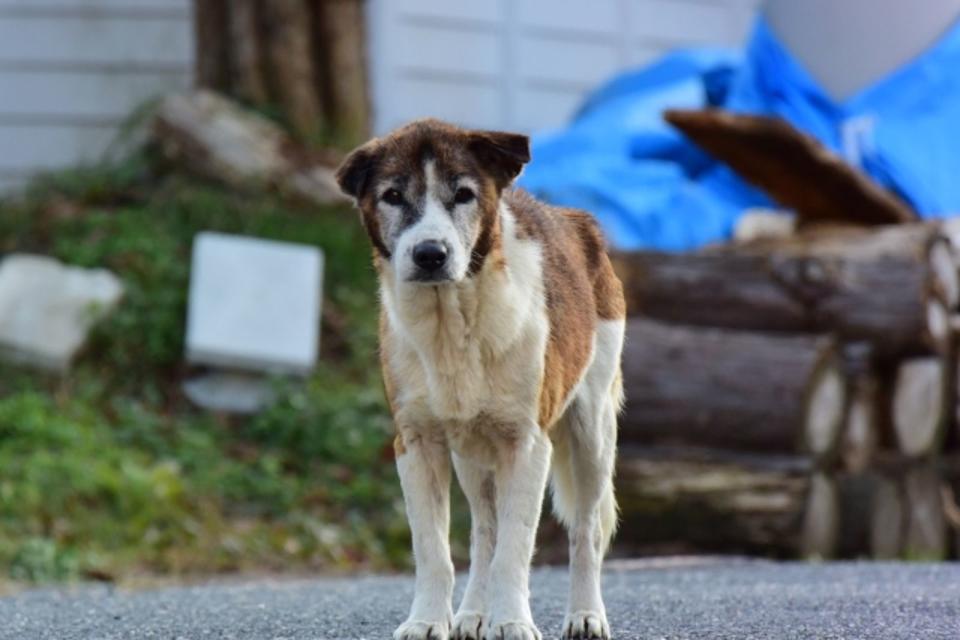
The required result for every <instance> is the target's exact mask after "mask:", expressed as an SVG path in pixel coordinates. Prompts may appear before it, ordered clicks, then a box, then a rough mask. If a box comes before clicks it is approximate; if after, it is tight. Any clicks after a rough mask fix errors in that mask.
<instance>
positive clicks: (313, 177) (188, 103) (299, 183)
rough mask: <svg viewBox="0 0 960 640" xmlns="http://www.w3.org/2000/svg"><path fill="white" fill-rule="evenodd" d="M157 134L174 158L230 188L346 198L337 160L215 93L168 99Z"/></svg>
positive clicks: (324, 200) (313, 198)
mask: <svg viewBox="0 0 960 640" xmlns="http://www.w3.org/2000/svg"><path fill="white" fill-rule="evenodd" d="M154 138H155V139H156V141H157V142H158V144H159V146H160V148H161V150H162V151H163V152H164V154H165V155H166V156H167V157H169V158H170V159H172V160H175V161H177V162H178V163H179V164H181V165H183V166H185V167H187V168H188V169H189V170H190V171H193V172H194V173H197V174H200V175H202V176H205V177H208V178H211V179H214V180H218V181H220V182H223V183H225V184H228V185H230V186H233V187H236V188H239V189H247V188H250V187H251V186H267V187H272V188H276V189H278V190H279V191H281V192H282V193H285V194H288V195H291V196H295V197H298V198H301V199H304V200H306V201H309V202H311V203H314V204H321V205H323V204H330V203H337V202H345V199H344V197H343V195H342V194H341V193H340V189H339V187H338V186H337V183H336V180H335V179H334V172H335V166H336V159H335V158H330V157H326V156H321V155H319V154H315V153H311V152H308V151H307V150H306V149H304V148H303V147H301V146H299V145H297V144H296V143H295V142H294V141H293V140H292V139H291V138H290V137H289V136H288V135H287V134H286V133H284V131H283V130H282V129H280V127H278V126H277V125H276V124H274V123H272V122H270V121H269V120H267V119H265V118H263V117H261V116H259V115H257V114H255V113H252V112H250V111H247V110H245V109H243V108H241V107H240V106H238V105H237V104H236V103H234V102H231V101H230V100H228V99H226V98H223V97H222V96H219V95H217V94H215V93H213V92H210V91H205V90H200V91H196V92H193V93H189V94H183V95H173V96H169V97H167V98H166V99H165V100H164V101H163V102H162V103H161V105H160V107H159V108H158V110H157V114H156V118H155V120H154Z"/></svg>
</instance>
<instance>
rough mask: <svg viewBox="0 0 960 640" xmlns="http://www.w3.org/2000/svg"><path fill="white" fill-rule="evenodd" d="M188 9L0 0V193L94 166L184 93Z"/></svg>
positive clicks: (180, 4)
mask: <svg viewBox="0 0 960 640" xmlns="http://www.w3.org/2000/svg"><path fill="white" fill-rule="evenodd" d="M190 17H191V9H190V0H0V188H4V187H10V186H15V185H18V184H21V183H22V182H24V181H25V180H26V178H27V177H28V176H29V175H30V174H32V173H33V172H35V171H36V170H43V169H53V168H58V167H63V166H67V165H72V164H75V163H77V162H81V161H91V160H96V159H97V158H98V157H100V156H101V154H102V153H103V152H104V150H105V149H106V148H107V146H108V144H109V143H110V142H111V141H112V140H114V138H115V137H116V135H117V132H118V129H119V127H120V125H121V124H122V123H123V122H124V121H125V120H126V118H128V117H129V115H130V113H131V112H132V111H133V110H134V109H135V108H136V107H137V106H140V105H141V104H143V103H144V102H145V101H146V100H148V99H150V98H152V97H155V96H157V95H160V94H162V93H164V92H166V91H169V90H174V89H180V88H183V87H186V86H188V85H189V83H190V79H191V69H192V58H193V30H192V26H191V20H190Z"/></svg>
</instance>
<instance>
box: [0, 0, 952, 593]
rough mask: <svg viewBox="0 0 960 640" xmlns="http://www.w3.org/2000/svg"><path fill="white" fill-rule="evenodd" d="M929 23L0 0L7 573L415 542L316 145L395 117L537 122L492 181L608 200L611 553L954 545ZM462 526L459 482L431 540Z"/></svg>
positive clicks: (940, 181) (934, 552)
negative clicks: (613, 338) (620, 410)
mask: <svg viewBox="0 0 960 640" xmlns="http://www.w3.org/2000/svg"><path fill="white" fill-rule="evenodd" d="M881 5H882V6H881ZM958 17H960V0H924V1H923V2H906V0H869V1H868V0H846V1H845V2H842V3H837V2H831V1H828V0H806V1H805V2H790V1H788V0H768V1H767V2H762V1H761V0H595V1H592V2H589V3H588V2H553V1H548V0H515V1H511V0H498V1H494V2H449V1H441V0H278V1H269V2H268V1H266V0H234V1H230V2H228V1H227V0H0V591H2V590H3V589H6V588H10V587H11V586H12V585H15V584H23V583H36V582H46V581H68V580H77V579H86V580H101V581H108V582H115V581H122V582H124V583H138V582H150V581H155V580H165V579H169V578H172V579H185V578H191V577H198V576H210V575H214V574H228V573H237V572H257V573H293V574H296V573H305V572H310V573H314V572H317V571H324V572H343V571H355V570H376V571H387V570H399V569H406V568H409V565H410V553H409V534H408V530H407V526H406V520H405V517H404V514H403V503H402V498H401V495H400V488H399V483H398V481H397V479H396V474H395V471H394V466H393V448H392V440H393V435H392V426H391V424H390V419H389V416H388V414H387V410H386V405H385V401H384V398H383V394H382V390H381V380H380V374H379V365H378V362H377V346H376V331H377V330H376V327H377V314H378V309H377V298H376V291H375V286H376V283H375V276H374V274H373V270H372V267H371V265H370V249H369V245H368V241H367V238H366V236H365V234H364V232H363V230H362V229H361V227H360V225H359V220H358V218H357V216H356V214H355V213H354V212H353V211H352V210H351V207H350V204H349V203H347V202H344V201H343V200H342V198H341V197H340V196H339V194H338V192H337V189H336V186H335V184H334V182H333V179H332V175H333V171H334V169H335V167H336V165H337V163H338V162H339V160H340V159H341V158H342V157H343V154H344V153H345V152H346V151H348V150H349V149H350V148H352V147H353V146H354V145H356V144H358V143H360V142H362V141H364V140H366V139H367V138H368V137H369V136H371V135H377V134H381V133H384V132H386V131H389V130H390V129H392V128H393V127H395V126H397V125H400V124H402V123H404V122H407V121H409V120H411V119H414V118H418V117H423V116H433V117H439V118H443V119H447V120H450V121H453V122H456V123H459V124H462V125H465V126H470V127H481V128H495V129H507V130H514V131H522V132H525V133H529V134H531V135H532V139H533V162H532V163H531V164H530V166H529V167H528V168H527V170H526V171H525V173H524V174H523V176H522V177H521V179H520V184H521V186H523V187H524V188H527V189H528V190H530V191H532V192H533V193H534V194H536V195H537V196H539V197H541V198H543V199H545V200H548V201H550V202H554V203H557V204H564V205H569V206H577V207H582V208H586V209H588V210H590V211H592V212H593V213H595V214H596V215H597V217H598V219H599V220H600V222H601V225H602V226H603V228H604V231H605V233H606V235H607V239H608V242H609V244H610V246H611V250H612V251H613V253H614V258H615V263H616V266H617V269H618V271H619V273H620V275H621V277H622V279H623V280H624V282H625V285H626V289H627V295H628V304H629V314H630V321H629V328H628V347H627V351H626V354H625V361H624V373H625V381H626V388H627V395H628V403H627V407H626V410H625V413H624V415H623V418H622V429H621V456H620V463H619V470H618V485H619V494H620V500H621V505H622V527H621V532H620V534H619V536H618V538H617V540H616V543H615V548H614V550H613V554H614V555H618V556H633V555H638V554H639V555H659V554H678V553H683V554H686V553H725V554H727V553H728V554H751V555H761V556H769V557H778V558H809V559H814V558H816V559H830V558H841V557H843V558H894V557H902V558H909V559H917V560H944V559H948V558H955V557H956V555H957V553H958V552H960V535H958V533H960V507H958V505H957V500H956V496H955V488H957V487H958V480H960V464H958V458H957V452H958V449H960V421H958V418H957V413H958V412H957V407H958V405H957V401H958V393H957V391H958V379H957V364H958V352H957V340H956V333H957V331H958V330H960V316H958V312H960V270H958V265H960V253H958V252H960V247H958V246H957V242H960V223H957V222H955V221H954V219H953V218H951V217H950V216H951V214H953V213H956V212H960V180H957V176H960V142H958V141H960V76H957V74H956V73H955V69H957V68H960V66H958V65H960V26H957V24H956V20H957V18H958ZM545 512H548V510H547V511H545ZM467 525H468V520H467V513H466V509H465V505H464V500H463V498H462V496H461V495H460V494H459V492H458V490H455V499H454V522H453V550H454V554H455V556H456V560H457V562H458V564H462V563H463V562H464V561H465V560H466V557H467V547H468V540H467V530H468V527H467ZM539 548H540V551H539V553H538V556H537V560H538V561H539V562H562V561H563V560H564V558H565V554H566V539H565V534H564V533H563V532H562V530H561V529H560V528H559V527H558V526H556V525H554V524H553V523H552V520H550V518H549V517H547V518H546V519H545V522H544V526H543V527H542V529H541V533H540V544H539Z"/></svg>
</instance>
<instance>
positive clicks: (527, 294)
mask: <svg viewBox="0 0 960 640" xmlns="http://www.w3.org/2000/svg"><path fill="white" fill-rule="evenodd" d="M529 160H530V145H529V140H528V138H527V137H526V136H523V135H519V134H514V133H505V132H497V131H475V130H467V129H462V128H459V127H456V126H454V125H450V124H447V123H444V122H441V121H437V120H419V121H416V122H413V123H411V124H408V125H406V126H404V127H402V128H400V129H398V130H396V131H394V132H392V133H390V134H389V135H386V136H384V137H382V138H375V139H373V140H371V141H370V142H368V143H366V144H364V145H363V146H361V147H359V148H357V149H355V150H354V151H353V152H352V153H350V154H349V156H348V157H347V158H346V159H345V160H344V162H343V164H342V165H341V167H340V168H339V169H338V171H337V174H336V179H337V182H338V184H339V185H340V188H341V189H342V190H343V192H344V193H345V194H346V195H348V196H350V197H352V198H353V199H354V201H355V204H356V206H357V208H358V209H359V211H360V216H361V219H362V221H363V225H364V227H365V229H366V232H367V233H368V234H369V236H370V241H371V243H372V244H373V253H374V263H375V267H376V270H377V273H378V276H379V283H380V296H381V316H380V318H381V319H380V345H381V348H380V360H381V366H382V368H383V377H384V386H385V389H386V394H387V399H388V402H389V406H390V409H391V412H392V415H393V419H394V422H395V425H396V437H395V440H394V448H395V451H396V463H397V469H398V472H399V476H400V483H401V486H402V488H403V494H404V500H405V504H406V510H407V517H408V520H409V523H410V530H411V534H412V539H413V554H414V560H415V565H416V578H415V595H414V599H413V604H412V606H411V609H410V616H409V618H408V619H407V620H406V622H404V623H403V624H401V625H400V626H399V628H397V630H396V632H395V633H394V638H395V639H396V640H426V639H428V638H429V639H433V640H443V639H446V638H454V639H457V640H460V639H474V640H480V639H481V638H486V639H497V640H533V639H534V638H536V639H539V638H540V637H541V635H540V632H539V631H538V630H537V627H536V626H535V625H534V621H533V618H532V615H531V612H530V604H529V584H528V583H529V572H530V563H531V559H532V556H533V552H534V543H535V538H536V531H537V526H538V524H539V520H540V511H541V506H542V502H543V498H544V493H545V490H546V486H547V483H548V476H549V483H550V486H551V489H552V497H553V506H554V511H555V514H556V515H557V516H558V518H559V520H560V521H562V522H563V523H564V525H565V526H566V527H567V529H568V531H569V538H570V572H571V576H570V583H571V586H570V593H569V602H568V606H567V614H566V618H565V621H564V623H563V627H562V632H563V635H564V636H565V637H567V638H602V639H606V638H609V637H610V629H609V625H608V622H607V616H606V611H605V608H604V604H603V600H602V598H601V592H600V573H601V564H602V560H603V555H604V554H605V552H606V549H607V546H608V545H609V542H610V539H611V536H612V535H613V533H614V529H615V527H616V522H617V505H616V500H615V497H614V489H613V471H614V460H615V457H616V439H617V414H618V412H619V409H620V405H621V403H622V386H623V385H622V379H621V373H620V358H621V351H622V346H623V335H624V317H625V305H624V298H623V290H622V287H621V284H620V281H619V280H618V279H617V276H616V275H615V274H614V271H613V268H612V266H611V263H610V260H609V258H608V256H607V253H606V249H605V246H604V241H603V238H602V236H601V233H600V230H599V228H598V226H597V224H596V222H595V221H594V219H593V218H592V217H591V216H590V215H589V214H587V213H584V212H582V211H576V210H572V209H564V208H558V207H553V206H548V205H546V204H544V203H542V202H539V201H537V200H535V199H534V198H533V197H532V196H530V195H528V194H527V193H525V192H524V191H522V190H519V189H514V188H513V182H514V180H515V179H516V177H517V176H518V175H519V174H520V172H521V171H522V169H523V166H524V165H525V164H526V163H527V162H529ZM451 465H452V467H453V469H454V470H455V472H456V475H457V478H458V480H459V482H460V485H461V487H462V488H463V492H464V494H465V495H466V497H467V501H468V503H469V506H470V514H471V521H472V523H471V532H470V570H469V576H468V579H467V585H466V591H465V592H464V595H463V599H462V602H461V603H460V607H459V609H458V611H457V613H456V615H452V608H451V599H452V594H453V586H454V567H453V564H452V562H451V559H450V548H449V542H448V536H449V531H448V529H449V520H450V507H449V488H450V475H451Z"/></svg>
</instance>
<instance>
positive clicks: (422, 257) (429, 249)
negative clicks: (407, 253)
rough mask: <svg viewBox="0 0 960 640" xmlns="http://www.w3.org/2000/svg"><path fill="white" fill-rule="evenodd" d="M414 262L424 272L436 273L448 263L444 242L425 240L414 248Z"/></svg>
mask: <svg viewBox="0 0 960 640" xmlns="http://www.w3.org/2000/svg"><path fill="white" fill-rule="evenodd" d="M413 262H414V264H416V265H417V266H418V267H420V268H421V269H423V270H424V271H436V270H437V269H439V268H440V267H442V266H443V265H444V264H446V262H447V248H446V247H445V246H444V245H443V243H442V242H438V241H436V240H424V241H423V242H421V243H419V244H418V245H416V246H415V247H414V248H413Z"/></svg>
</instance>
